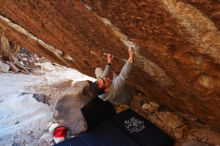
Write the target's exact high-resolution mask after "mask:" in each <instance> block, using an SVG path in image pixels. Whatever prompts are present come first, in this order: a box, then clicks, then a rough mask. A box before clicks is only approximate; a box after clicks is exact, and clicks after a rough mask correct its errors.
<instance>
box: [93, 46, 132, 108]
mask: <svg viewBox="0 0 220 146" xmlns="http://www.w3.org/2000/svg"><path fill="white" fill-rule="evenodd" d="M128 54H129V58H128V60H127V61H126V63H125V65H124V66H123V68H122V70H121V72H120V73H119V75H118V76H114V77H113V79H112V80H111V79H110V78H109V73H110V68H111V65H112V60H113V56H112V55H111V54H108V56H107V63H108V64H107V65H106V67H105V70H104V71H103V70H102V68H100V67H98V68H96V69H95V75H96V78H97V81H96V82H95V83H96V85H97V94H98V97H99V98H101V99H102V100H104V101H106V100H108V101H109V102H111V103H113V104H122V103H124V104H130V102H131V100H132V97H133V94H132V90H131V88H130V86H129V85H128V84H127V83H126V80H127V78H128V76H129V73H130V71H131V68H132V65H133V63H134V57H135V53H134V50H133V48H131V47H130V48H129V49H128Z"/></svg>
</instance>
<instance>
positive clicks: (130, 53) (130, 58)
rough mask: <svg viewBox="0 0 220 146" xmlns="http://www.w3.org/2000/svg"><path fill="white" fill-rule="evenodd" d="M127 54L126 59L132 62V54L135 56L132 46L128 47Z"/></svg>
mask: <svg viewBox="0 0 220 146" xmlns="http://www.w3.org/2000/svg"><path fill="white" fill-rule="evenodd" d="M128 54H129V59H128V61H129V62H130V63H133V62H134V56H135V53H134V49H133V48H132V47H129V49H128Z"/></svg>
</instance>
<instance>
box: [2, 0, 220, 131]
mask: <svg viewBox="0 0 220 146" xmlns="http://www.w3.org/2000/svg"><path fill="white" fill-rule="evenodd" d="M0 29H1V30H3V31H4V33H5V34H6V35H7V36H8V37H9V38H11V39H13V40H15V41H17V42H18V43H20V44H21V46H24V47H26V48H28V49H30V50H32V51H33V52H35V53H37V54H39V55H41V56H45V57H46V58H48V59H50V60H52V61H55V62H57V63H60V64H62V65H65V66H68V67H72V68H76V69H78V70H79V71H81V72H83V73H85V74H88V75H92V76H94V73H93V71H94V68H95V67H96V66H104V65H105V61H103V60H105V58H106V56H105V54H106V53H112V54H113V55H114V56H115V63H114V70H116V71H120V68H121V67H122V65H123V64H124V59H126V58H127V47H128V46H130V45H131V46H135V49H136V51H137V57H136V63H135V67H134V68H133V71H132V74H131V78H130V80H129V83H130V84H132V85H133V86H134V87H135V88H137V89H139V90H141V91H142V92H144V93H145V95H146V96H147V97H149V98H151V99H153V100H156V101H157V102H159V103H160V104H162V105H166V106H167V107H169V108H171V109H173V110H179V111H181V112H185V113H190V114H194V115H196V116H197V117H199V119H200V120H201V121H204V122H207V123H209V124H212V125H214V126H215V127H219V126H220V112H219V105H220V41H219V40H220V32H219V29H220V2H219V1H218V0H202V1H201V0H198V1H197V0H160V1H159V0H158V1H157V0H155V1H152V0H140V1H135V0H126V1H125V0H111V1H107V0H82V1H78V0H77V1H72V0H53V1H40V0H34V1H33V0H13V1H12V0H7V1H1V5H0Z"/></svg>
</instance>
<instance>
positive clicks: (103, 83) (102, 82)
mask: <svg viewBox="0 0 220 146" xmlns="http://www.w3.org/2000/svg"><path fill="white" fill-rule="evenodd" d="M97 83H98V87H99V88H100V89H103V90H105V92H108V91H109V88H110V86H111V79H110V78H99V79H98V80H97Z"/></svg>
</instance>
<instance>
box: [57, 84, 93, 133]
mask: <svg viewBox="0 0 220 146" xmlns="http://www.w3.org/2000/svg"><path fill="white" fill-rule="evenodd" d="M62 94H63V95H61V97H60V98H58V99H57V101H56V103H55V106H54V119H55V120H56V122H57V123H59V124H60V125H61V126H66V127H68V128H70V130H71V131H72V134H79V133H81V132H83V131H86V130H87V123H86V121H85V119H84V117H83V114H82V112H81V108H82V107H83V106H85V105H86V104H87V103H88V102H89V101H91V100H92V99H93V98H95V94H94V90H93V88H92V86H91V82H88V81H79V82H75V83H74V84H73V85H72V86H71V87H70V88H68V89H67V90H66V91H64V92H63V93H62Z"/></svg>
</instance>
